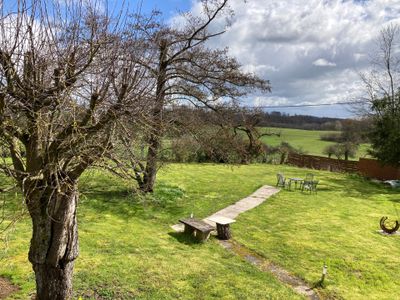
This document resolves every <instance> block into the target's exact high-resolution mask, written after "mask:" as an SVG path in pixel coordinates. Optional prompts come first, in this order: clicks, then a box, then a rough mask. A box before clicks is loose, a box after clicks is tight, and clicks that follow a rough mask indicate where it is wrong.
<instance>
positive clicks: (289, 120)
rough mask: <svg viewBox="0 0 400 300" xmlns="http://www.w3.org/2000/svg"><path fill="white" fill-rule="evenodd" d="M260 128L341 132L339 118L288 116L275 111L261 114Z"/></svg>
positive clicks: (340, 120)
mask: <svg viewBox="0 0 400 300" xmlns="http://www.w3.org/2000/svg"><path fill="white" fill-rule="evenodd" d="M259 118H260V123H259V126H261V127H279V128H294V129H305V130H341V128H342V121H343V120H344V119H339V118H327V117H316V116H307V115H289V114H285V113H281V112H277V111H273V112H270V113H268V112H262V113H261V115H260V116H259Z"/></svg>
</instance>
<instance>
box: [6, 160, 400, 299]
mask: <svg viewBox="0 0 400 300" xmlns="http://www.w3.org/2000/svg"><path fill="white" fill-rule="evenodd" d="M279 171H283V172H284V173H285V174H286V175H287V176H295V177H303V176H304V175H305V173H306V172H307V170H304V169H299V168H293V167H286V166H272V165H249V166H239V167H229V166H224V165H212V164H202V165H199V164H172V165H168V166H167V167H166V168H165V169H163V170H162V171H161V173H160V176H159V181H158V185H157V188H156V191H155V194H154V195H153V196H151V197H146V198H139V197H132V196H130V195H129V191H130V190H129V186H128V185H127V184H126V183H124V182H121V181H120V180H118V179H115V178H112V177H109V176H108V175H106V174H105V173H102V172H98V171H91V172H88V173H87V174H85V176H84V178H82V180H81V192H82V196H81V203H80V209H79V222H80V240H81V255H80V257H79V259H78V260H77V264H76V271H75V289H76V296H77V297H78V296H82V297H83V298H95V297H102V298H103V299H135V298H137V299H296V298H299V297H298V296H297V295H296V294H294V293H293V292H292V291H291V290H290V289H289V288H287V287H286V286H284V285H282V284H280V283H279V282H277V280H275V279H274V278H273V277H272V276H271V275H270V274H268V273H262V272H260V271H259V270H258V269H257V268H255V267H253V266H252V265H250V264H248V263H247V262H245V261H243V260H242V259H241V258H239V257H236V256H234V255H233V254H230V253H228V252H226V251H225V250H224V249H223V248H221V247H220V246H219V245H218V244H217V242H216V241H215V240H214V239H211V241H209V242H208V243H206V244H204V245H199V244H196V243H193V242H192V241H191V240H190V239H187V238H185V237H184V236H183V235H181V234H175V233H173V232H172V230H171V229H170V227H169V226H170V225H171V224H174V223H176V222H177V220H178V219H179V218H181V217H183V216H188V215H189V214H190V213H192V212H193V213H194V215H195V216H196V217H200V218H202V217H205V216H207V215H209V214H211V213H213V212H215V211H217V210H219V209H221V208H223V207H225V206H227V205H229V204H231V203H233V202H235V201H237V200H239V199H241V198H243V197H245V196H247V195H249V194H250V193H252V192H253V191H254V190H256V189H257V188H259V187H260V186H262V185H264V184H270V185H274V184H275V182H276V177H275V175H276V173H277V172H279ZM315 174H317V177H318V179H319V180H320V186H319V191H318V194H317V195H309V194H307V193H301V192H300V191H281V192H280V193H279V194H278V195H276V196H274V197H272V198H270V199H269V200H268V201H267V202H265V203H264V204H262V205H261V206H259V207H257V208H256V209H254V210H252V211H250V212H247V213H245V214H242V215H241V216H239V217H238V219H237V221H238V222H237V223H235V224H234V225H233V234H234V238H235V239H236V240H237V241H239V242H240V243H242V244H244V245H246V246H247V247H249V248H250V249H252V250H255V251H256V252H258V253H259V254H261V255H262V256H264V257H266V258H267V259H269V260H271V261H273V262H274V263H276V264H278V265H281V266H283V267H285V268H286V269H287V270H289V271H290V272H292V273H294V274H296V275H297V276H300V277H302V278H304V279H305V280H306V281H307V282H309V283H310V284H314V283H316V282H317V281H318V280H319V278H320V275H321V269H322V265H323V264H324V262H325V263H327V265H328V268H329V274H328V277H327V279H326V281H325V288H323V289H320V291H321V293H323V294H324V295H325V296H327V297H331V298H338V299H340V298H345V299H396V297H398V290H399V288H400V274H399V272H398V269H397V268H396V267H397V266H398V265H399V263H400V256H399V253H398V251H399V249H400V247H399V246H400V239H399V237H398V236H391V237H388V236H381V235H380V234H378V233H377V230H378V227H379V226H378V222H379V218H380V217H381V216H382V215H388V216H390V217H392V218H394V217H396V215H395V210H394V205H397V204H398V202H399V201H400V200H399V196H400V195H399V193H396V192H394V191H392V190H389V189H387V188H385V187H382V186H379V185H376V184H373V183H370V182H367V181H365V180H363V179H361V178H359V177H356V176H351V175H345V174H335V173H328V172H322V171H315ZM7 203H8V204H7V205H8V206H7V207H8V209H15V208H16V207H19V206H21V199H20V197H19V195H9V198H8V201H7ZM399 206H400V204H399ZM399 209H400V207H399ZM6 212H7V211H6ZM6 214H7V213H6ZM29 239H30V225H29V220H28V218H24V219H23V220H21V221H20V222H19V223H18V224H17V225H16V226H15V228H14V230H13V231H12V232H9V244H8V246H7V247H6V248H4V249H2V250H1V251H0V276H7V277H9V278H11V279H12V281H13V282H14V283H17V284H18V285H20V286H21V288H22V289H21V291H20V292H19V293H17V294H15V296H14V298H17V299H26V298H27V295H28V294H29V293H31V292H32V291H33V290H34V278H33V273H32V271H31V267H30V265H29V263H28V262H27V259H26V256H27V250H28V244H29ZM3 245H4V244H3Z"/></svg>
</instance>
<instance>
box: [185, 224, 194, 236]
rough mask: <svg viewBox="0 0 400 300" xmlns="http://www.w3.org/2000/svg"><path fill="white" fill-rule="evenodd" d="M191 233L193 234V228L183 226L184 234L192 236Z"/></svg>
mask: <svg viewBox="0 0 400 300" xmlns="http://www.w3.org/2000/svg"><path fill="white" fill-rule="evenodd" d="M193 232H194V229H193V227H191V226H189V225H187V224H185V229H184V233H186V234H189V235H192V234H193Z"/></svg>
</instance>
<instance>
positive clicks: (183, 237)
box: [168, 231, 201, 245]
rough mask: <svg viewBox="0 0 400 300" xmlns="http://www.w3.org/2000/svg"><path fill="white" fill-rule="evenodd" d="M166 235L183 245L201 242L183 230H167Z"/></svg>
mask: <svg viewBox="0 0 400 300" xmlns="http://www.w3.org/2000/svg"><path fill="white" fill-rule="evenodd" d="M168 235H169V236H171V237H173V238H174V239H176V240H177V241H178V242H179V243H181V244H185V245H198V244H201V242H199V241H197V240H196V239H195V238H194V237H193V236H191V235H189V234H186V233H184V232H174V231H172V232H168Z"/></svg>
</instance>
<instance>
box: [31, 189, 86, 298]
mask: <svg viewBox="0 0 400 300" xmlns="http://www.w3.org/2000/svg"><path fill="white" fill-rule="evenodd" d="M31 186H32V188H28V189H27V190H26V193H25V195H26V201H27V206H28V209H29V213H30V215H31V218H32V225H33V236H32V240H31V245H30V250H29V261H30V262H31V263H32V267H33V270H34V271H35V276H36V299H38V300H65V299H72V275H73V268H74V261H75V259H76V258H77V256H78V248H79V247H78V226H77V216H76V210H77V204H78V191H77V187H76V183H72V184H63V186H61V188H59V189H57V188H56V187H54V186H51V185H48V186H51V187H46V188H43V189H40V188H34V187H35V186H36V185H31Z"/></svg>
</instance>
